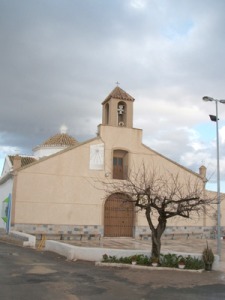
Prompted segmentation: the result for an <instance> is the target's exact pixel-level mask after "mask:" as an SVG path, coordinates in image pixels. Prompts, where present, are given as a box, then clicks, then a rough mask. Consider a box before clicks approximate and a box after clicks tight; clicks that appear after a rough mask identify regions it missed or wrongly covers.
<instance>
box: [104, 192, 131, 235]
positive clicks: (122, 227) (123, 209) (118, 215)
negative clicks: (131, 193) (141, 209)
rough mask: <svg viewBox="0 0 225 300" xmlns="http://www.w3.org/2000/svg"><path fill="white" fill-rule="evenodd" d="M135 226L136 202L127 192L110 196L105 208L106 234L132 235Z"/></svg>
mask: <svg viewBox="0 0 225 300" xmlns="http://www.w3.org/2000/svg"><path fill="white" fill-rule="evenodd" d="M133 228H134V204H133V203H132V202H130V201H129V198H128V196H127V195H125V194H121V193H116V194H113V195H111V196H109V197H108V199H107V200H106V202H105V209H104V236H106V237H132V236H133Z"/></svg>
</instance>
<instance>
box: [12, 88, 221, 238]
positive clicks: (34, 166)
mask: <svg viewBox="0 0 225 300" xmlns="http://www.w3.org/2000/svg"><path fill="white" fill-rule="evenodd" d="M133 103H134V98H133V97H131V96H130V95H129V94H127V93H126V92H125V91H124V90H122V89H121V88H120V87H116V88H115V89H114V90H113V91H112V92H111V93H110V94H109V95H108V96H107V97H106V99H105V100H104V101H103V102H102V124H100V125H99V126H98V132H97V136H96V137H95V138H93V139H91V140H88V141H86V142H83V143H76V144H74V145H72V146H70V147H67V148H66V149H64V150H62V151H60V152H57V153H55V154H52V155H50V156H47V157H42V158H40V159H38V160H37V161H35V162H33V163H31V164H29V165H26V166H23V167H21V168H18V169H17V170H15V171H14V173H13V190H12V212H11V226H12V227H13V228H14V229H16V230H20V231H24V232H27V233H34V234H35V233H36V234H37V233H57V234H71V235H73V234H74V235H76V234H78V235H79V234H81V235H82V234H87V235H88V234H89V235H91V234H97V235H101V236H103V237H134V238H137V237H140V236H142V235H144V234H147V233H148V232H149V228H148V225H147V222H146V219H145V216H144V214H143V212H137V211H135V209H136V208H135V207H134V206H133V205H132V203H124V202H123V196H121V199H118V197H115V196H114V194H112V195H108V194H107V193H106V191H105V184H104V182H106V181H108V182H110V181H111V182H115V181H117V180H126V178H127V174H128V173H129V172H130V171H131V170H134V169H138V168H140V167H141V165H142V164H144V165H145V166H147V167H153V165H154V166H157V168H159V169H161V170H163V169H167V170H169V171H170V172H173V173H179V175H180V176H181V177H182V176H183V178H185V176H189V177H191V178H193V179H196V180H198V181H199V182H201V184H202V186H203V187H204V185H205V183H206V174H205V168H204V167H201V168H200V173H195V172H193V171H191V170H189V169H187V168H185V167H183V166H181V165H179V164H177V163H176V162H174V161H172V160H170V159H168V158H166V157H164V156H163V155H161V154H159V153H157V152H156V151H154V150H152V149H150V148H149V147H147V146H146V145H144V144H143V143H142V130H141V129H136V128H133ZM223 222H224V221H223ZM223 225H225V224H223ZM215 226H216V220H215V218H210V217H207V216H206V215H205V216H202V217H201V218H200V219H196V220H188V221H185V220H184V219H182V218H177V219H176V220H171V221H170V222H169V223H168V228H167V229H166V232H167V233H170V232H176V231H179V232H180V231H185V230H189V231H196V232H197V231H199V230H202V231H204V232H205V233H206V235H208V236H209V235H210V234H211V232H212V231H213V230H214V228H215Z"/></svg>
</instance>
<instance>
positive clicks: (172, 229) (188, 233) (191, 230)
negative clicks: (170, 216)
mask: <svg viewBox="0 0 225 300" xmlns="http://www.w3.org/2000/svg"><path fill="white" fill-rule="evenodd" d="M216 236H217V228H216V226H210V227H202V226H168V227H167V228H166V230H165V232H164V233H163V237H165V238H166V237H168V238H173V239H175V238H176V237H186V238H190V237H196V238H206V239H215V238H216ZM223 236H225V227H221V237H223ZM134 237H135V238H136V239H140V238H141V239H146V240H149V239H151V231H150V229H149V227H148V226H138V227H136V228H135V234H134Z"/></svg>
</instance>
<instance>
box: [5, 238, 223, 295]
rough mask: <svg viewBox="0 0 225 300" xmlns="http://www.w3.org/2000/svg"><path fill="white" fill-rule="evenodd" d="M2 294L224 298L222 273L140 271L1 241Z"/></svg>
mask: <svg viewBox="0 0 225 300" xmlns="http://www.w3.org/2000/svg"><path fill="white" fill-rule="evenodd" d="M0 299H3V300H11V299H13V300H14V299H15V300H20V299H21V300H26V299H29V300H36V299H38V300H42V299H45V300H48V299H51V300H53V299H54V300H64V299H65V300H77V299H79V300H86V299H90V300H97V299H98V300H99V299H107V300H114V299H124V300H125V299H129V300H136V299H137V300H138V299H141V300H147V299H154V300H155V299H156V300H158V299H159V300H160V299H166V300H170V299H173V300H176V299H179V300H180V299H182V300H186V299H191V300H193V299H200V300H202V299H204V300H205V299H210V300H212V299H215V300H218V299H225V273H221V272H203V273H189V272H185V271H180V272H179V271H153V270H151V271H148V270H147V271H143V270H134V269H132V270H128V269H125V268H123V269H117V268H107V267H96V266H95V265H94V264H93V263H90V262H84V261H76V262H69V261H66V260H65V258H63V257H61V256H59V255H58V254H54V253H50V252H38V251H36V250H32V249H25V248H21V247H19V246H15V245H9V244H5V243H2V242H0Z"/></svg>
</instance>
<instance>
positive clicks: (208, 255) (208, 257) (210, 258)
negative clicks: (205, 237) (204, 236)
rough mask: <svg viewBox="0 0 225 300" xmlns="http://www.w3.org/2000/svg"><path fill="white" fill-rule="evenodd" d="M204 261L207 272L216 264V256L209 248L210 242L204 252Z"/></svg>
mask: <svg viewBox="0 0 225 300" xmlns="http://www.w3.org/2000/svg"><path fill="white" fill-rule="evenodd" d="M202 259H203V261H204V264H205V269H206V270H207V271H211V270H212V264H213V262H214V254H213V251H212V249H211V248H209V245H208V242H207V246H206V248H205V249H204V250H203V252H202Z"/></svg>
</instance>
